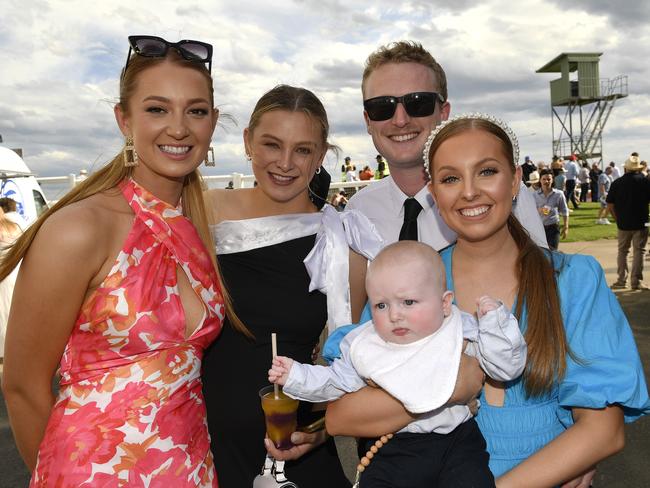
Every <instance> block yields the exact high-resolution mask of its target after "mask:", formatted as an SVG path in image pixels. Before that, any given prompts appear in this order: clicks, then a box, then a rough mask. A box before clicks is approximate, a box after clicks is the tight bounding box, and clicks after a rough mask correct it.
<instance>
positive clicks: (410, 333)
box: [269, 241, 526, 487]
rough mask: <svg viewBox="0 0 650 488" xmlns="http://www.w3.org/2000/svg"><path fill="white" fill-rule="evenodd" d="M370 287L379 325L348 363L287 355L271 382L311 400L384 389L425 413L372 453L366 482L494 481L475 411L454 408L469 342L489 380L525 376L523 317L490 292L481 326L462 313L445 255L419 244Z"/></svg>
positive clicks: (350, 342) (359, 341)
mask: <svg viewBox="0 0 650 488" xmlns="http://www.w3.org/2000/svg"><path fill="white" fill-rule="evenodd" d="M366 290H367V293H368V300H369V303H370V306H371V313H372V321H369V322H367V323H365V324H363V325H361V326H359V327H357V328H356V329H354V330H353V331H351V332H350V333H349V334H347V335H346V336H345V338H344V339H343V341H342V342H341V357H340V359H337V360H335V361H334V362H333V363H332V365H331V366H314V365H307V364H300V363H298V362H296V361H293V360H292V359H290V358H287V357H284V356H278V357H276V358H275V359H274V360H273V363H272V366H271V369H270V370H269V381H270V382H272V383H277V384H279V385H283V391H284V392H285V393H286V394H287V395H289V396H291V397H293V398H296V399H299V400H304V401H310V402H321V401H330V400H335V399H337V398H339V397H341V396H342V395H344V394H345V393H349V392H353V391H356V390H358V389H360V388H362V387H364V386H366V385H367V384H371V385H373V386H374V385H376V386H379V387H380V388H383V389H384V390H386V391H387V392H388V393H390V394H391V395H392V396H394V397H395V398H396V399H398V400H399V401H400V402H401V403H402V404H403V405H404V407H405V408H406V409H407V410H408V411H409V412H411V413H414V414H420V415H419V416H418V418H417V420H414V421H413V422H411V423H410V424H409V425H407V426H406V427H405V428H404V429H402V430H401V431H400V432H399V433H397V434H396V435H395V436H394V437H393V438H392V439H391V440H390V442H388V443H387V444H386V445H385V446H383V447H382V448H381V450H380V452H379V453H378V454H377V455H376V456H374V457H372V462H371V463H370V465H369V466H368V467H367V468H366V469H365V470H364V471H363V474H362V476H361V486H362V487H372V486H376V485H381V486H386V481H387V480H395V481H393V482H392V483H393V484H391V485H390V486H395V487H398V486H404V487H406V486H408V487H419V486H422V487H425V486H459V487H461V486H475V487H483V486H494V479H493V477H492V474H491V473H490V470H489V468H488V454H487V452H486V451H485V441H484V439H483V436H482V435H481V433H480V432H479V430H478V426H477V425H476V422H475V421H474V420H473V418H472V414H471V412H470V411H469V408H468V407H467V406H465V405H453V406H445V404H446V402H447V400H448V399H449V397H450V396H451V394H452V392H453V390H454V387H455V384H456V377H457V375H458V368H459V363H460V356H461V353H462V352H463V344H464V341H463V338H465V339H466V340H467V346H466V348H465V353H466V354H470V355H472V356H475V357H476V358H477V359H478V360H479V363H480V365H481V367H482V368H483V370H484V371H485V372H486V374H487V375H488V376H489V377H491V378H493V379H494V380H497V381H508V380H512V379H515V378H517V377H518V376H519V375H521V373H522V372H523V370H524V366H525V363H526V343H525V341H524V338H523V336H522V335H521V332H520V331H519V326H518V323H517V320H516V318H515V317H514V316H513V315H512V314H510V313H509V312H508V310H506V308H505V307H504V305H503V304H501V303H500V302H497V301H495V300H494V299H492V298H490V297H488V296H482V297H480V298H479V299H478V300H477V305H478V314H477V315H478V317H479V319H478V322H477V321H476V320H475V319H474V317H473V316H471V315H469V314H466V313H463V312H460V311H459V310H458V308H457V307H456V306H455V305H453V303H452V301H453V293H452V292H451V291H448V290H446V284H445V270H444V265H443V263H442V260H441V259H440V256H439V255H438V253H437V252H436V251H434V250H433V249H432V248H431V247H429V246H427V245H426V244H422V243H419V242H416V241H400V242H397V243H395V244H391V245H389V246H387V247H385V248H384V249H383V250H382V251H381V252H380V253H379V254H378V255H377V258H376V259H375V260H374V261H373V262H372V263H370V265H369V267H368V273H367V276H366ZM368 447H370V444H369V446H368ZM463 480H465V481H463Z"/></svg>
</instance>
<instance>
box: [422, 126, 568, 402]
mask: <svg viewBox="0 0 650 488" xmlns="http://www.w3.org/2000/svg"><path fill="white" fill-rule="evenodd" d="M468 130H482V131H485V132H488V133H490V134H492V135H494V136H496V137H497V138H498V139H499V140H500V141H501V144H502V146H503V152H504V155H506V156H507V158H508V162H509V163H510V169H511V170H512V172H513V174H514V173H515V169H516V168H515V163H514V157H513V147H512V143H511V142H510V138H509V137H508V135H507V134H506V133H505V132H504V131H503V130H502V129H501V128H500V127H499V126H497V125H496V124H493V123H492V122H490V121H488V120H485V119H480V118H475V119H473V118H463V119H458V120H455V121H453V122H450V123H448V124H447V125H446V126H445V127H443V128H442V129H441V130H440V132H439V133H438V135H437V136H436V137H435V139H434V140H433V142H432V144H431V147H430V149H429V154H428V161H427V163H428V165H429V171H430V172H431V176H432V177H431V181H432V184H435V178H434V175H433V167H432V165H431V161H432V160H433V156H434V154H435V153H436V151H437V150H438V148H439V147H440V145H441V144H442V143H443V142H444V141H446V140H447V139H450V138H451V137H453V136H455V135H458V134H460V133H462V132H466V131H468ZM507 225H508V231H509V232H510V235H511V236H512V238H513V239H514V241H515V243H516V245H517V248H518V249H519V254H518V256H517V261H516V269H517V282H518V293H517V306H516V308H515V315H516V317H517V318H518V319H519V320H521V316H522V312H523V308H524V306H525V307H526V312H527V321H528V325H527V327H526V333H525V338H526V343H527V344H528V359H527V361H526V369H525V370H524V375H523V381H524V385H525V388H526V393H527V394H528V395H529V396H539V395H542V394H544V393H547V392H549V391H550V390H551V389H552V388H553V385H554V384H555V382H556V381H560V380H561V379H562V378H563V377H564V374H565V372H566V356H567V355H569V356H571V357H572V358H575V356H574V355H573V354H572V352H571V350H570V348H569V344H568V343H567V339H566V333H565V330H564V322H563V319H562V311H561V309H560V297H559V294H558V287H557V281H556V276H555V273H556V272H555V268H554V265H553V262H552V258H551V257H549V255H548V254H547V253H546V252H545V251H543V250H542V249H541V248H540V247H539V246H537V245H536V244H535V243H534V242H533V240H532V239H531V238H530V236H529V235H528V232H527V231H526V229H524V227H523V226H522V225H521V223H520V222H519V220H517V218H516V217H515V216H514V215H512V214H510V216H509V217H508V222H507Z"/></svg>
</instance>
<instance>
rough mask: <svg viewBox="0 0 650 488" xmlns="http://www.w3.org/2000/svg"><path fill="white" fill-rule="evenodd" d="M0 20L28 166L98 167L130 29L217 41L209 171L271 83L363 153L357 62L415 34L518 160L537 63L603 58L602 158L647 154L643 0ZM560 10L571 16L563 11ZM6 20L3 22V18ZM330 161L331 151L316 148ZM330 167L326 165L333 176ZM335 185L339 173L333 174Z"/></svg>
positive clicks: (158, 8)
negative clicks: (515, 147)
mask: <svg viewBox="0 0 650 488" xmlns="http://www.w3.org/2000/svg"><path fill="white" fill-rule="evenodd" d="M5 4H6V5H4V6H3V19H4V21H3V23H2V26H0V43H1V44H2V46H3V48H2V50H0V66H2V73H3V76H2V77H1V78H0V134H2V136H3V138H4V141H5V144H6V145H7V146H9V147H22V148H23V151H24V154H25V159H26V161H27V163H28V164H29V165H30V167H32V169H33V170H34V171H36V172H38V173H40V174H42V175H64V174H67V173H69V172H78V171H79V169H82V168H86V169H91V168H92V167H96V166H97V165H99V164H101V163H103V162H105V161H108V160H109V159H111V157H112V156H113V155H114V154H115V153H116V152H117V151H119V150H120V148H121V145H122V142H121V137H120V133H119V131H118V129H117V127H116V124H115V121H114V118H113V113H112V106H111V103H110V102H113V101H115V99H116V97H117V89H118V79H119V73H120V70H121V68H122V65H123V63H124V61H125V58H126V53H127V50H128V46H127V42H126V37H127V35H129V34H141V33H150V34H154V35H159V36H161V37H165V38H168V39H170V40H176V39H181V38H193V39H202V40H206V41H208V42H211V43H212V44H213V45H214V48H215V54H214V61H213V74H214V78H215V99H216V103H217V105H218V106H219V108H220V110H221V111H222V113H228V114H230V115H232V116H233V118H234V119H235V120H236V124H233V123H228V122H227V121H224V122H223V124H224V128H223V129H217V131H216V132H215V136H214V139H213V142H214V146H215V153H216V154H217V167H216V168H215V169H214V170H210V172H211V173H212V174H216V173H224V172H231V171H239V172H244V173H246V172H248V167H247V165H246V162H245V159H244V157H243V147H242V142H241V131H242V129H243V128H244V127H245V125H246V122H247V120H248V117H249V115H250V112H251V110H252V108H253V105H254V104H255V102H256V100H257V99H258V98H259V97H260V96H261V95H262V94H263V93H264V92H265V91H267V90H268V89H270V88H271V87H273V86H274V85H275V84H277V83H291V84H297V85H302V86H305V87H307V88H310V89H312V90H313V91H314V92H315V93H316V94H317V95H318V96H319V97H320V98H321V99H322V100H323V102H324V104H325V106H326V108H327V110H328V113H329V117H330V125H331V128H332V134H331V139H332V141H333V142H334V143H336V144H338V145H339V146H340V147H341V148H342V155H341V157H343V156H345V155H350V156H351V157H352V158H353V160H356V161H372V160H373V159H374V156H375V154H376V151H375V149H374V148H373V146H372V141H371V140H370V138H369V136H368V135H367V133H366V130H365V125H364V122H363V117H362V107H361V94H360V89H359V85H360V79H361V73H362V70H363V62H364V60H365V58H366V57H367V55H368V54H369V53H370V52H371V51H373V50H374V49H375V48H377V47H378V46H379V45H381V44H384V43H387V42H390V41H394V40H398V39H408V38H411V39H415V40H419V41H421V42H422V43H423V44H424V45H425V47H427V48H428V49H429V50H430V51H431V52H432V53H433V55H434V56H435V57H436V58H437V59H438V60H439V61H440V62H441V64H442V65H443V66H444V67H445V69H446V71H447V73H448V78H449V92H450V97H451V102H452V106H453V112H454V113H460V112H462V111H468V110H480V111H487V112H491V113H494V114H496V115H498V116H500V117H502V118H504V119H505V120H507V121H511V122H512V125H513V127H514V128H515V129H516V130H517V132H519V134H520V139H521V145H522V153H523V154H529V155H530V156H531V157H533V159H534V160H541V159H548V158H549V157H550V153H551V116H550V107H549V88H548V86H549V85H548V84H549V82H550V81H551V80H552V79H554V78H555V77H556V76H554V75H549V74H536V73H535V70H536V69H537V68H539V67H541V66H542V65H543V64H545V63H546V62H548V61H550V60H551V59H553V58H554V57H555V56H557V55H558V54H560V53H562V52H567V51H594V52H604V55H603V56H602V58H601V65H600V71H601V76H603V77H614V76H616V75H618V74H620V73H625V74H628V75H629V90H630V96H629V97H628V98H625V99H622V100H620V101H619V103H618V105H617V106H616V108H615V109H614V111H613V112H612V115H611V117H610V119H609V121H608V123H607V126H606V128H605V133H604V141H603V146H604V148H605V158H606V159H607V160H609V159H614V160H617V161H623V160H624V159H625V158H626V157H627V155H628V154H629V153H630V152H631V151H632V150H637V151H639V152H640V153H641V154H642V155H644V154H650V142H649V140H648V137H647V133H648V125H650V122H648V121H649V118H648V114H650V98H649V96H648V92H649V91H650V67H649V66H648V65H647V63H646V62H645V60H646V59H648V56H650V42H649V41H650V35H649V34H648V33H647V31H644V30H642V29H639V28H629V29H623V28H621V25H620V23H621V20H622V19H623V18H624V14H625V15H628V14H632V15H634V16H636V17H635V20H634V22H635V23H636V24H635V25H638V24H639V23H640V22H641V21H642V20H647V19H648V18H650V10H649V9H648V7H647V6H644V5H645V2H632V1H631V0H630V1H628V0H626V1H622V2H617V3H616V4H610V2H605V1H604V0H603V1H601V0H597V1H594V2H592V1H585V0H572V1H571V2H569V1H568V0H526V1H522V2H515V3H513V2H510V1H506V0H485V1H481V2H479V1H476V0H463V1H461V0H454V1H451V0H449V1H437V2H435V4H434V3H431V2H428V1H424V0H411V1H406V2H401V3H397V4H396V3H395V2H393V1H392V0H391V1H389V0H375V1H372V2H371V1H361V2H354V3H351V2H343V1H340V0H327V1H324V0H295V1H290V0H283V1H273V2H251V1H247V0H243V1H240V2H226V1H225V0H219V1H209V0H197V1H195V2H193V3H192V4H188V6H182V5H179V4H178V2H176V1H171V0H163V1H160V0H141V1H140V2H138V3H137V4H134V3H133V2H130V1H127V0H114V1H111V2H95V3H93V4H89V3H88V2H83V1H81V0H49V1H47V0H32V1H30V2H22V1H19V0H9V1H8V2H5ZM567 9H568V10H567ZM6 19H10V22H7V21H6ZM327 164H328V165H329V166H328V167H331V168H336V165H337V161H336V157H335V156H334V155H333V154H331V155H329V156H328V163H327ZM335 175H336V173H335ZM335 179H336V176H335Z"/></svg>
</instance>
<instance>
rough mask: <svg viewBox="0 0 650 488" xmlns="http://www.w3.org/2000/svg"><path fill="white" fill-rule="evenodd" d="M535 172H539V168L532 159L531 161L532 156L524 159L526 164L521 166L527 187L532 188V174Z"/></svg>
mask: <svg viewBox="0 0 650 488" xmlns="http://www.w3.org/2000/svg"><path fill="white" fill-rule="evenodd" d="M534 171H537V166H535V163H533V161H532V159H530V156H526V157H525V158H524V163H523V164H522V165H521V173H522V181H523V182H524V184H525V185H526V186H530V185H531V183H530V180H531V177H530V175H531V173H533V172H534Z"/></svg>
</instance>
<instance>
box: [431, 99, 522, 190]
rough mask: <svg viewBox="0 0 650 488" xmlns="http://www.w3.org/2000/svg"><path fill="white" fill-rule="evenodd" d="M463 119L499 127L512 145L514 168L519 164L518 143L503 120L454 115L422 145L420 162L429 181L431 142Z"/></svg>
mask: <svg viewBox="0 0 650 488" xmlns="http://www.w3.org/2000/svg"><path fill="white" fill-rule="evenodd" d="M464 119H477V120H485V121H487V122H490V123H492V124H494V125H496V126H497V127H499V128H500V129H501V130H502V131H503V132H505V133H506V135H507V136H508V139H510V144H512V159H513V161H514V164H515V166H517V165H518V164H519V142H518V141H517V136H516V135H515V133H514V132H513V130H512V129H511V128H510V127H508V124H506V123H505V122H504V121H503V120H501V119H498V118H496V117H493V116H491V115H487V114H482V113H478V112H474V113H469V114H462V115H456V116H455V117H452V118H451V119H448V120H445V121H443V122H441V123H440V124H438V125H437V126H436V127H434V128H433V129H432V130H431V134H429V137H428V138H427V142H426V144H425V145H424V151H422V161H423V163H424V171H425V172H426V174H427V176H428V177H429V179H431V173H430V172H429V161H428V160H429V151H430V150H431V144H433V140H434V139H435V138H436V136H437V135H438V133H439V132H440V131H441V130H442V129H443V128H445V127H446V126H447V125H449V124H451V123H452V122H456V121H457V120H464Z"/></svg>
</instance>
